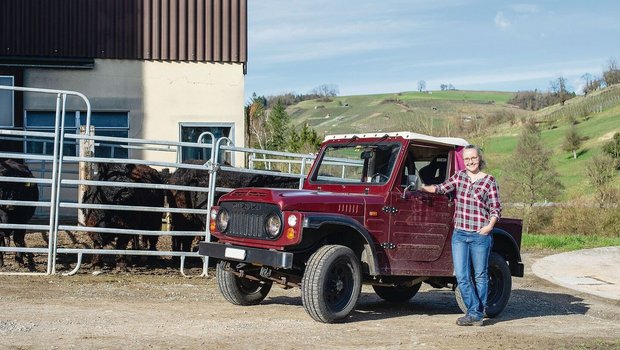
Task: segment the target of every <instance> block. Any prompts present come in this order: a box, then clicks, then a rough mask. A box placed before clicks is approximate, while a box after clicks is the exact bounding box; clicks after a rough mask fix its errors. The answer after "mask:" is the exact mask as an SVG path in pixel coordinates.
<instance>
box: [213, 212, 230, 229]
mask: <svg viewBox="0 0 620 350" xmlns="http://www.w3.org/2000/svg"><path fill="white" fill-rule="evenodd" d="M229 220H230V215H229V214H228V210H226V209H220V211H219V212H218V213H217V216H216V218H215V225H216V227H217V230H218V231H220V232H224V231H226V229H227V228H228V221H229Z"/></svg>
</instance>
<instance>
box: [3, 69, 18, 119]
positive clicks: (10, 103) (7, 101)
mask: <svg viewBox="0 0 620 350" xmlns="http://www.w3.org/2000/svg"><path fill="white" fill-rule="evenodd" d="M14 83H15V77H13V76H11V75H0V85H3V86H13V85H14ZM14 96H15V91H12V90H0V127H7V126H8V127H13V114H14V108H15V107H14V103H15V99H14Z"/></svg>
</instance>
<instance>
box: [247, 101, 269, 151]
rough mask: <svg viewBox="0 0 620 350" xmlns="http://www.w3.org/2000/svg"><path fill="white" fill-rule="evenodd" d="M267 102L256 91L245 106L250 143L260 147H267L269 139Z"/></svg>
mask: <svg viewBox="0 0 620 350" xmlns="http://www.w3.org/2000/svg"><path fill="white" fill-rule="evenodd" d="M266 102H267V101H266V100H265V98H264V97H263V98H262V99H261V98H259V97H257V96H256V93H254V94H253V95H252V100H250V102H249V103H248V104H247V105H246V106H245V118H246V123H247V125H248V129H249V130H248V131H249V140H248V143H249V145H250V146H252V147H258V148H260V149H266V147H267V140H268V139H269V130H268V128H267V115H266V113H265V104H266Z"/></svg>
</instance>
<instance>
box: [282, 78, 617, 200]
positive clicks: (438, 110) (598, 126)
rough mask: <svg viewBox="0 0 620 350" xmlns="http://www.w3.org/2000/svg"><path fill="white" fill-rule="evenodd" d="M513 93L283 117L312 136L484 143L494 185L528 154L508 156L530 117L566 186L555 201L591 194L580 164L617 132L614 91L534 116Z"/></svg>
mask: <svg viewBox="0 0 620 350" xmlns="http://www.w3.org/2000/svg"><path fill="white" fill-rule="evenodd" d="M512 96H513V94H512V93H507V92H484V91H433V92H432V93H431V92H429V93H420V92H403V93H398V94H378V95H364V96H339V97H334V98H333V99H332V101H330V102H322V101H318V100H309V101H303V102H301V103H298V104H296V105H293V106H289V107H288V108H287V112H288V113H289V115H290V116H291V118H292V120H293V124H294V125H295V126H301V125H303V124H304V123H308V124H309V125H310V126H312V127H313V128H314V129H315V130H316V131H317V132H318V133H319V134H338V133H353V132H372V131H375V132H388V131H401V130H408V131H414V132H422V133H433V134H435V135H449V136H461V137H465V138H467V139H469V140H470V141H471V142H472V143H476V144H479V145H482V146H483V148H484V150H485V154H486V155H487V157H488V158H489V164H490V165H491V166H492V168H491V169H490V171H491V172H492V173H494V174H496V175H497V176H498V178H499V181H500V184H501V182H502V180H503V178H504V175H505V174H503V167H504V165H505V164H507V162H510V160H511V159H513V157H515V156H527V155H515V154H514V150H515V148H516V145H517V139H518V135H519V132H520V128H521V124H522V121H523V120H526V119H528V118H534V119H535V120H536V121H537V122H538V123H539V126H540V128H541V130H542V138H543V141H544V142H545V144H546V145H547V146H548V148H549V149H550V150H551V151H552V153H553V157H552V161H553V162H554V164H555V165H556V170H557V171H558V173H559V174H560V181H561V182H562V184H564V186H565V188H566V189H565V191H564V192H563V194H562V198H561V200H568V199H572V198H575V197H578V196H580V195H583V194H588V193H590V192H591V191H592V189H591V187H589V186H590V185H589V184H588V182H587V178H586V175H585V172H584V169H585V167H586V166H587V161H588V160H589V159H591V158H592V157H593V156H594V155H596V154H599V153H601V152H602V151H601V147H602V145H603V144H604V143H606V142H608V141H609V140H610V139H611V137H612V136H613V134H614V133H615V132H620V86H612V87H610V88H607V89H603V90H601V91H597V92H595V93H592V94H590V95H588V96H577V97H575V98H573V99H571V100H569V101H567V102H566V104H565V106H560V105H555V106H551V107H548V108H545V109H543V110H540V111H537V112H529V111H524V110H521V109H519V108H516V107H514V106H511V105H508V104H507V103H506V102H507V101H508V100H510V98H511V97H512ZM573 123H576V125H575V126H576V128H577V131H578V133H579V134H580V135H581V136H582V137H584V138H585V140H584V142H583V144H582V147H581V150H580V151H579V156H578V157H577V159H573V158H572V154H570V153H569V152H565V151H563V150H562V142H563V140H564V136H565V134H566V132H567V130H568V129H569V128H570V125H571V124H573ZM473 124H476V127H475V128H474V127H473ZM429 131H430V132H429ZM472 135H474V136H472ZM615 184H616V185H617V186H618V187H619V188H620V176H616V179H615Z"/></svg>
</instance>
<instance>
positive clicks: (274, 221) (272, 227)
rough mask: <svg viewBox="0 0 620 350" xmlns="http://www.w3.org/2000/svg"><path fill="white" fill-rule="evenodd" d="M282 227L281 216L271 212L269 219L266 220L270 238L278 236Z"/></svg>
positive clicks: (266, 229)
mask: <svg viewBox="0 0 620 350" xmlns="http://www.w3.org/2000/svg"><path fill="white" fill-rule="evenodd" d="M281 228H282V220H281V219H280V216H279V215H278V214H276V213H271V214H269V215H268V216H267V220H265V231H266V232H267V236H269V238H276V237H277V236H278V235H279V234H280V229H281Z"/></svg>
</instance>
